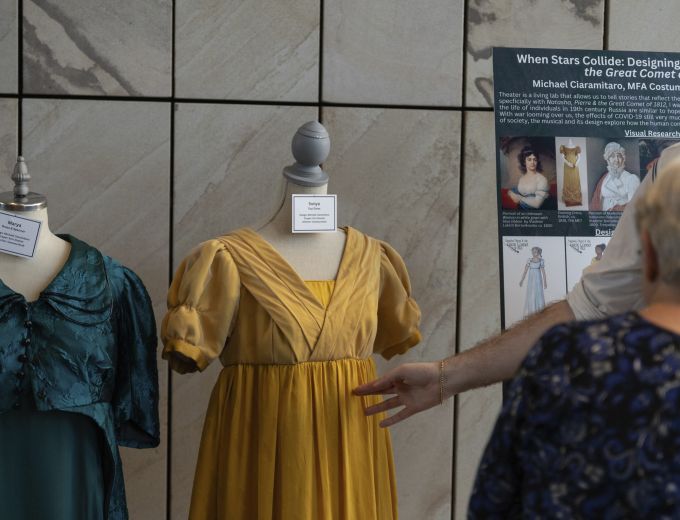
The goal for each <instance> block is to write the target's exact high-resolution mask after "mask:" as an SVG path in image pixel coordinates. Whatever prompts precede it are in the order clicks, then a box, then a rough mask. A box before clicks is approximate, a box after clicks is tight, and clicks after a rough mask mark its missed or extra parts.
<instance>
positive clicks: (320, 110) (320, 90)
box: [317, 0, 325, 124]
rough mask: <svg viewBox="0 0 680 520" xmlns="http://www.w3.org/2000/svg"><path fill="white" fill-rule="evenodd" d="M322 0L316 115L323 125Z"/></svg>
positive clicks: (320, 5) (322, 1) (322, 0)
mask: <svg viewBox="0 0 680 520" xmlns="http://www.w3.org/2000/svg"><path fill="white" fill-rule="evenodd" d="M324 7H325V6H324V0H320V2H319V80H318V81H319V84H318V85H317V87H318V113H317V117H318V119H319V123H321V124H323V108H324V103H323V37H324V23H323V18H324Z"/></svg>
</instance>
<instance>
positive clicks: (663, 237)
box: [635, 160, 680, 285]
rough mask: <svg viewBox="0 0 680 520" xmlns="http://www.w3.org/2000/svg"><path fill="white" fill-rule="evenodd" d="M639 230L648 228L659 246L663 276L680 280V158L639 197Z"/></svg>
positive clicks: (670, 281) (672, 281)
mask: <svg viewBox="0 0 680 520" xmlns="http://www.w3.org/2000/svg"><path fill="white" fill-rule="evenodd" d="M635 210H636V213H635V219H636V223H637V227H638V232H641V231H643V230H646V231H647V233H649V237H650V239H651V241H652V245H653V246H654V249H655V250H656V254H657V257H658V262H659V275H660V277H661V280H662V281H663V282H665V283H668V284H671V285H679V284H680V160H675V161H673V162H671V163H670V164H668V165H667V166H666V167H664V168H663V170H661V171H660V172H659V175H658V176H657V178H656V180H655V181H654V182H653V183H652V185H651V186H650V187H649V189H648V190H647V192H646V193H644V194H643V195H642V196H641V197H640V199H639V200H638V201H637V204H636V206H635Z"/></svg>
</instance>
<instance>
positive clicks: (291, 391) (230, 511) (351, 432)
mask: <svg viewBox="0 0 680 520" xmlns="http://www.w3.org/2000/svg"><path fill="white" fill-rule="evenodd" d="M346 233H347V241H346V245H345V250H344V253H343V257H342V260H341V263H340V268H339V270H338V275H337V278H336V280H335V282H332V281H326V282H323V281H317V282H307V283H305V282H304V281H303V280H302V279H301V278H300V277H299V275H298V274H297V273H296V272H295V271H294V270H293V268H292V267H291V266H290V265H289V264H288V263H287V262H286V261H285V260H284V259H283V258H282V257H281V256H280V255H279V254H278V253H277V251H276V250H275V249H274V248H273V247H272V246H271V245H270V244H269V243H268V242H267V241H265V240H264V239H263V238H261V237H260V236H259V235H258V234H257V233H256V232H254V231H251V230H249V229H241V230H238V231H236V232H233V233H231V234H229V235H225V236H222V237H219V238H216V239H214V240H210V241H208V242H204V243H203V244H201V245H199V246H198V247H197V248H196V249H194V250H193V251H192V252H191V253H190V254H189V255H188V256H187V258H186V259H184V261H183V262H182V263H181V265H180V266H179V268H178V269H177V272H176V273H175V276H174V279H173V282H172V285H171V287H170V290H169V293H168V307H169V310H168V313H167V314H166V316H165V318H164V320H163V326H162V337H163V342H164V344H165V349H164V352H163V356H164V357H165V358H166V359H168V360H169V362H170V365H171V367H172V368H173V369H174V370H176V371H178V372H187V371H192V370H197V369H198V370H203V369H205V368H206V367H207V366H208V364H209V363H210V362H211V361H213V360H214V359H216V358H217V357H219V358H220V361H221V363H222V365H223V366H224V368H223V369H222V371H221V373H220V376H219V378H218V380H217V383H216V385H215V388H214V389H213V393H212V396H211V399H210V404H209V405H208V412H207V416H206V419H205V424H204V427H203V437H202V440H201V446H200V451H199V456H198V462H197V466H196V475H195V478H194V487H193V493H192V499H191V511H190V515H189V518H190V519H192V520H206V519H211V520H212V519H221V520H227V519H229V520H239V519H243V520H246V519H247V520H265V519H267V520H269V519H281V520H288V519H290V520H293V519H295V520H312V519H314V520H326V519H328V520H345V519H346V520H371V519H376V520H378V519H379V520H385V519H391V518H397V495H396V485H395V477H394V468H393V461H392V449H391V443H390V437H389V432H388V431H387V430H385V429H382V428H380V427H379V426H378V422H379V420H380V418H379V417H366V416H365V415H364V413H363V410H364V407H365V406H368V405H370V404H373V403H376V402H378V401H379V400H380V398H378V397H375V398H374V397H357V396H354V395H352V393H351V391H352V389H353V388H354V387H356V386H357V385H359V384H361V383H364V382H366V381H369V380H371V379H373V378H374V377H375V375H376V374H375V365H374V362H373V360H372V359H371V357H370V356H371V354H372V353H373V352H377V353H380V354H382V355H383V356H385V357H386V358H390V357H391V356H393V355H395V354H400V353H403V352H405V351H406V350H408V349H409V348H410V347H412V346H413V345H415V344H417V343H418V342H419V341H420V333H419V331H418V324H419V321H420V311H419V309H418V306H417V305H416V303H415V302H414V300H413V299H412V298H411V295H410V292H411V288H410V282H409V278H408V274H407V272H406V268H405V266H404V263H403V261H402V259H401V257H400V256H399V255H398V254H397V253H396V252H395V251H394V249H392V248H391V247H390V246H389V245H387V244H385V243H383V242H380V241H378V240H375V239H373V238H370V237H368V236H366V235H364V234H362V233H360V232H359V231H357V230H355V229H352V228H347V230H346ZM171 353H175V354H178V355H173V356H171V355H170V354H171Z"/></svg>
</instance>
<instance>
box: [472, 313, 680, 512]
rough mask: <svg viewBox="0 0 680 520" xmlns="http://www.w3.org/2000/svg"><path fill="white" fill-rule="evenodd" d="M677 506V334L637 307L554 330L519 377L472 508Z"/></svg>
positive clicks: (588, 509) (480, 472)
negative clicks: (657, 323)
mask: <svg viewBox="0 0 680 520" xmlns="http://www.w3.org/2000/svg"><path fill="white" fill-rule="evenodd" d="M519 517H521V518H597V519H613V518H654V519H661V518H680V336H678V335H676V334H674V333H672V332H670V331H668V330H664V329H661V328H659V327H657V326H655V325H653V324H651V323H650V322H648V321H646V320H645V319H644V318H642V317H641V316H640V315H638V314H637V313H634V312H631V313H628V314H623V315H619V316H615V317H612V318H608V319H606V320H601V321H592V322H580V323H578V322H574V323H568V324H564V325H559V326H557V327H554V328H553V329H551V330H550V331H548V332H547V333H546V334H545V335H544V336H543V337H542V338H541V340H540V341H539V342H538V343H537V344H536V345H535V346H534V348H533V349H532V350H531V351H530V353H529V355H528V356H527V358H526V360H525V361H524V363H523V365H522V367H521V369H520V371H519V373H518V374H517V376H516V377H515V379H514V380H513V381H512V384H511V386H510V390H509V393H508V396H507V400H506V402H505V404H504V406H503V409H502V411H501V413H500V416H499V417H498V420H497V422H496V426H495V429H494V432H493V434H492V437H491V439H490V441H489V444H488V445H487V447H486V451H485V453H484V456H483V457H482V461H481V463H480V466H479V469H478V473H477V478H476V481H475V486H474V490H473V493H472V496H471V498H470V505H469V511H468V518H485V519H487V518H519Z"/></svg>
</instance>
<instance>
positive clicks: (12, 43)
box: [0, 0, 19, 94]
mask: <svg viewBox="0 0 680 520" xmlns="http://www.w3.org/2000/svg"><path fill="white" fill-rule="evenodd" d="M17 14H18V10H17V1H16V0H0V93H3V94H9V93H15V92H16V91H17V86H18V81H17V78H18V74H19V72H18V71H19V59H18V54H17V49H18V43H19V42H18V39H19V37H18V34H19V33H18V16H17Z"/></svg>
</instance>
